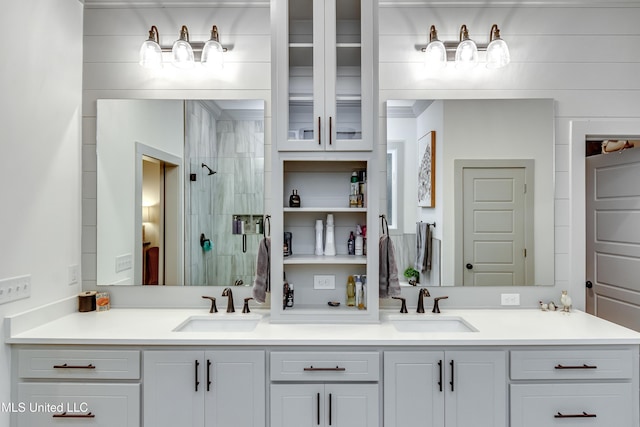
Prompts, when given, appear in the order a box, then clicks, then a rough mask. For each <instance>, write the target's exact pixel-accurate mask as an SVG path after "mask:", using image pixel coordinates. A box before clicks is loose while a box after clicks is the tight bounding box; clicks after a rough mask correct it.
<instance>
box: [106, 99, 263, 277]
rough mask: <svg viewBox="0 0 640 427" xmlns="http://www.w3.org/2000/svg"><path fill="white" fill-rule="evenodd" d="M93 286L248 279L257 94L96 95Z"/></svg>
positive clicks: (254, 238)
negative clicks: (206, 97) (218, 96)
mask: <svg viewBox="0 0 640 427" xmlns="http://www.w3.org/2000/svg"><path fill="white" fill-rule="evenodd" d="M96 136H97V141H96V144H97V145H96V151H97V195H98V199H97V263H96V270H97V284H98V285H171V286H183V285H201V286H202V285H221V286H229V285H232V284H234V283H235V284H240V283H244V284H250V283H251V282H252V280H253V276H254V273H255V260H256V253H257V248H258V242H259V240H260V238H261V237H262V233H263V229H264V222H263V221H264V218H263V212H264V101H263V100H216V101H213V100H188V101H184V100H120V99H105V100H98V103H97V135H96Z"/></svg>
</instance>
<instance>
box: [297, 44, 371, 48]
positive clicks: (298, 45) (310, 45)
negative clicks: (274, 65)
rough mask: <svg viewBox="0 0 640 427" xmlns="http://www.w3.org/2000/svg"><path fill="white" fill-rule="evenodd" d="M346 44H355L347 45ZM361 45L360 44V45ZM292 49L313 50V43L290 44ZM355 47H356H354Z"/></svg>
mask: <svg viewBox="0 0 640 427" xmlns="http://www.w3.org/2000/svg"><path fill="white" fill-rule="evenodd" d="M345 44H349V45H351V44H355V43H345ZM358 44H359V43H358ZM289 47H290V48H312V47H313V43H289ZM352 47H355V46H352Z"/></svg>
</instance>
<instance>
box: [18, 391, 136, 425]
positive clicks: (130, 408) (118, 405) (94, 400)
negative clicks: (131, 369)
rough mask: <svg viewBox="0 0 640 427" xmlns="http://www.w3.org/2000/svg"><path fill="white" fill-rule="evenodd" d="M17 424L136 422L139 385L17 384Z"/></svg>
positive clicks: (126, 423)
mask: <svg viewBox="0 0 640 427" xmlns="http://www.w3.org/2000/svg"><path fill="white" fill-rule="evenodd" d="M18 400H19V402H20V404H22V405H23V406H22V407H17V408H15V409H16V410H15V411H14V412H16V414H15V416H16V420H17V426H18V427H32V426H38V427H44V426H86V425H92V426H118V427H138V426H139V425H140V385H139V384H79V383H20V384H18Z"/></svg>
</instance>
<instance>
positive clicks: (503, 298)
mask: <svg viewBox="0 0 640 427" xmlns="http://www.w3.org/2000/svg"><path fill="white" fill-rule="evenodd" d="M500 304H502V305H520V294H500Z"/></svg>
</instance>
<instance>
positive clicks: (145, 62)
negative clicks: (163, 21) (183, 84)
mask: <svg viewBox="0 0 640 427" xmlns="http://www.w3.org/2000/svg"><path fill="white" fill-rule="evenodd" d="M159 43H160V35H159V34H158V29H157V28H156V26H155V25H153V26H152V27H151V30H149V38H148V39H147V40H145V41H144V42H143V43H142V46H140V65H141V66H143V67H144V68H150V69H157V68H162V49H161V48H160V44H159Z"/></svg>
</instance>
